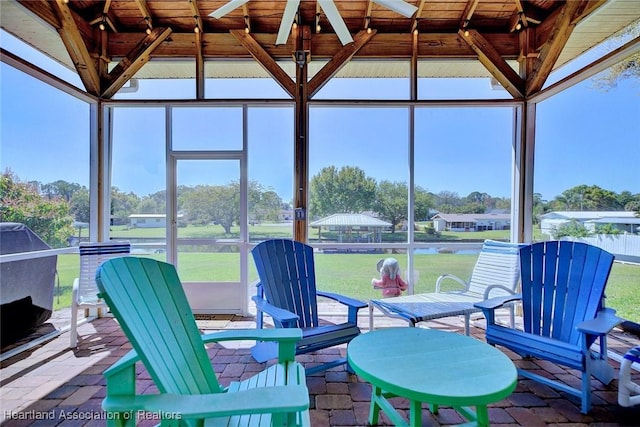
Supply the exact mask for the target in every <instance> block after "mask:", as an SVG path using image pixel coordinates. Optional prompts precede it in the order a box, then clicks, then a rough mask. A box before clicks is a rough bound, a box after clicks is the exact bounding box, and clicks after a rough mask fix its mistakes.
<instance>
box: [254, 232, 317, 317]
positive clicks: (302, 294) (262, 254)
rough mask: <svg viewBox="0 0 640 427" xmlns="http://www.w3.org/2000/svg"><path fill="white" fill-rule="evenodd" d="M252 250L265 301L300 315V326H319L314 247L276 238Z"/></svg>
mask: <svg viewBox="0 0 640 427" xmlns="http://www.w3.org/2000/svg"><path fill="white" fill-rule="evenodd" d="M251 253H252V254H253V259H254V261H255V264H256V269H257V270H258V277H259V278H260V284H261V286H262V289H263V292H264V295H265V298H266V300H267V301H268V302H269V303H270V304H272V305H275V306H276V307H280V308H283V309H285V310H289V311H291V312H293V313H295V314H297V315H298V316H299V317H300V319H299V320H298V324H297V325H296V326H297V327H299V328H313V327H316V326H319V321H318V303H317V296H316V274H315V267H314V266H315V264H314V259H313V248H312V247H311V246H309V245H305V244H304V243H301V242H297V241H294V240H289V239H273V240H266V241H264V242H262V243H260V244H258V245H257V246H256V247H255V248H253V250H252V251H251ZM278 326H282V325H278Z"/></svg>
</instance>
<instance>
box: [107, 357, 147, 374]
mask: <svg viewBox="0 0 640 427" xmlns="http://www.w3.org/2000/svg"><path fill="white" fill-rule="evenodd" d="M139 360H140V357H138V353H136V351H135V350H130V351H129V352H128V353H127V354H125V355H124V356H122V357H121V358H120V359H118V360H117V361H116V362H115V363H114V364H113V365H111V366H110V367H109V368H107V369H106V370H105V371H104V376H105V377H110V376H113V375H117V374H118V373H121V372H123V371H126V370H127V369H129V368H131V367H132V366H134V365H135V364H136V362H138V361H139Z"/></svg>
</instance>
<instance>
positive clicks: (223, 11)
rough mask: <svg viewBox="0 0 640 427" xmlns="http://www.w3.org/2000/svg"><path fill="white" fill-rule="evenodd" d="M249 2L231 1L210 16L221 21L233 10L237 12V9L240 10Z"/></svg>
mask: <svg viewBox="0 0 640 427" xmlns="http://www.w3.org/2000/svg"><path fill="white" fill-rule="evenodd" d="M247 2H249V0H230V1H229V2H228V3H227V4H225V5H224V6H222V7H221V8H219V9H217V10H214V11H213V12H211V13H210V14H209V16H211V17H213V18H216V19H220V18H222V17H223V16H224V15H226V14H227V13H229V12H231V11H232V10H236V9H237V8H239V7H240V6H242V5H243V4H245V3H247Z"/></svg>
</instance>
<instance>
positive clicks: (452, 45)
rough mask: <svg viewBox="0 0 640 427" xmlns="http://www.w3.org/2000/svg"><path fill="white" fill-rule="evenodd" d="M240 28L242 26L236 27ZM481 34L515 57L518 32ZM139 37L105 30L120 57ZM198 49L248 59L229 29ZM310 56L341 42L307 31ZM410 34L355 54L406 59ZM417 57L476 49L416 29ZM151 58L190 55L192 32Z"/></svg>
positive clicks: (267, 37) (453, 36)
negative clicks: (309, 35)
mask: <svg viewBox="0 0 640 427" xmlns="http://www.w3.org/2000/svg"><path fill="white" fill-rule="evenodd" d="M239 31H244V30H239ZM251 36H252V38H253V39H255V41H256V42H257V43H258V44H259V45H260V46H261V47H262V49H263V50H265V51H266V52H267V54H268V55H269V56H270V57H272V58H273V59H275V60H287V59H289V58H291V52H292V51H293V47H292V46H291V44H286V45H281V46H275V45H274V41H275V38H276V36H275V34H266V33H265V34H263V33H251ZM485 38H486V39H487V40H488V41H489V43H490V44H491V45H492V46H493V47H494V48H495V49H496V50H497V51H498V52H499V53H500V55H501V56H502V57H503V58H505V59H516V58H518V55H519V53H520V50H519V47H518V35H517V34H514V33H511V34H486V35H485ZM139 40H140V33H117V34H109V55H110V56H111V57H113V58H121V57H124V56H125V55H127V53H128V52H129V51H130V50H131V49H133V47H134V46H135V45H136V44H137V43H138V41H139ZM202 43H203V46H202V52H203V55H204V57H205V59H250V58H251V57H252V56H251V54H250V53H249V52H248V51H247V49H246V48H245V47H244V46H242V44H241V43H239V42H238V40H237V39H236V38H235V37H234V36H233V35H232V34H230V33H204V34H203V35H202ZM311 45H312V46H313V58H314V60H316V59H317V60H322V59H327V60H328V59H331V58H332V57H333V56H334V55H335V54H336V53H337V52H339V51H340V50H341V49H342V47H343V46H342V44H341V43H340V41H339V40H338V39H337V38H336V36H335V35H334V34H331V33H319V34H311ZM412 49H413V37H412V35H411V34H409V33H402V34H396V33H394V34H389V33H380V32H378V33H377V34H376V36H375V38H373V39H372V40H371V41H370V42H369V43H367V44H366V45H365V46H363V47H362V49H360V50H359V51H358V53H357V54H356V55H355V57H357V58H366V59H385V58H386V59H403V58H404V59H409V58H411V56H412V54H413V52H412ZM418 50H419V52H418V53H419V58H443V59H464V58H469V59H475V58H476V53H475V52H474V51H473V49H471V48H470V47H469V45H468V44H467V43H465V42H464V41H462V40H461V37H460V36H459V35H458V34H457V33H427V32H424V33H420V35H419V46H418ZM152 56H153V58H158V59H163V58H172V59H175V58H178V59H179V58H192V57H193V33H192V32H184V33H175V32H174V33H172V34H171V41H170V42H169V41H168V42H167V43H163V44H162V45H161V46H159V47H158V48H157V49H156V50H155V51H154V52H153V55H152Z"/></svg>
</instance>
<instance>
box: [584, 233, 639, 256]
mask: <svg viewBox="0 0 640 427" xmlns="http://www.w3.org/2000/svg"><path fill="white" fill-rule="evenodd" d="M572 240H576V241H579V242H585V243H589V244H590V245H594V246H598V247H599V248H602V249H604V250H605V251H608V252H611V253H612V254H614V255H615V256H616V259H617V260H619V261H631V262H640V236H639V235H636V234H597V235H595V236H591V237H581V238H573V239H572Z"/></svg>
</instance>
